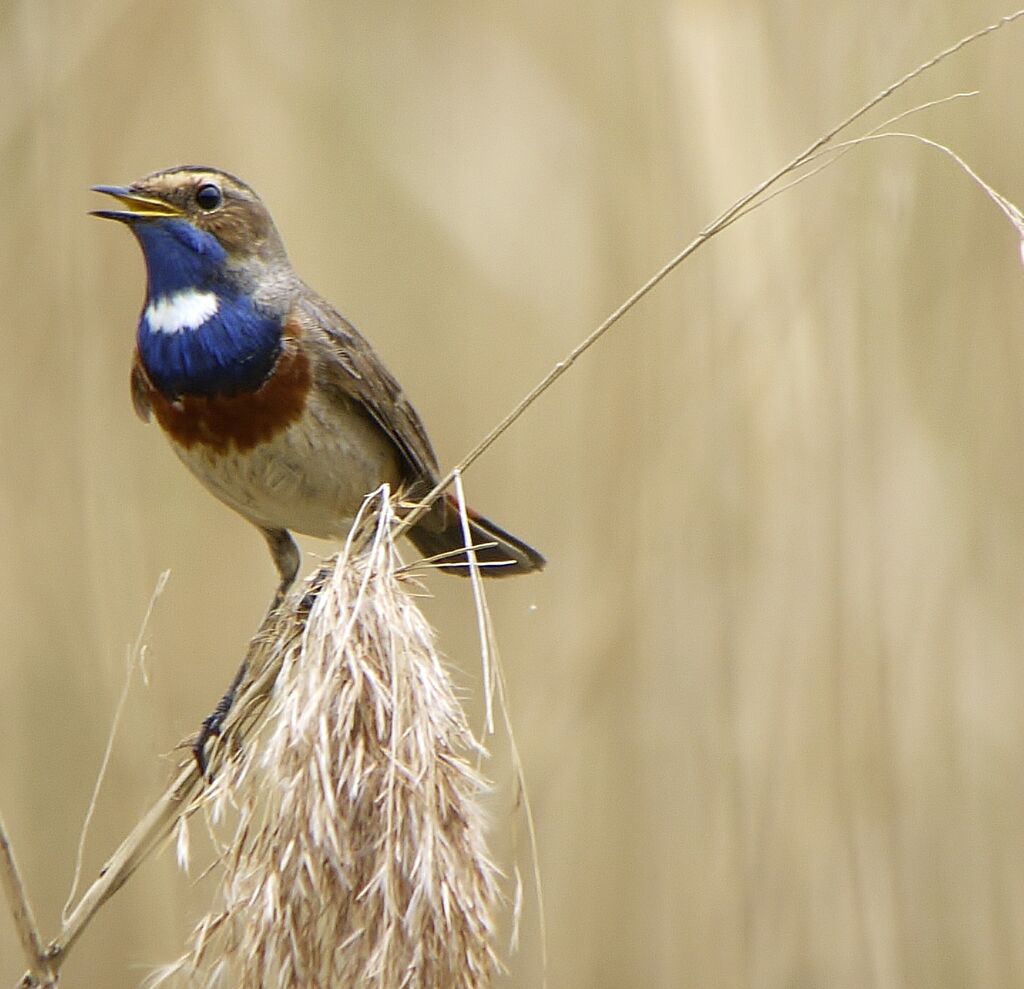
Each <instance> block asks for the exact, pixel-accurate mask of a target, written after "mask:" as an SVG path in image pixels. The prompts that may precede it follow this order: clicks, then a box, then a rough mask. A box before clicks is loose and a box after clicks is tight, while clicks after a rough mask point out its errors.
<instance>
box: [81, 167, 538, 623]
mask: <svg viewBox="0 0 1024 989" xmlns="http://www.w3.org/2000/svg"><path fill="white" fill-rule="evenodd" d="M95 191H97V192H102V193H106V194H107V195H110V196H113V197H114V199H116V200H118V203H119V204H120V206H121V208H120V209H111V210H95V211H94V214H93V215H94V216H99V217H104V218H106V219H110V220H118V221H120V222H121V223H125V224H127V225H128V227H129V228H130V229H131V231H132V233H133V234H135V237H136V239H137V240H138V242H139V245H140V246H141V247H142V253H143V255H144V256H145V261H146V271H147V286H146V300H145V303H144V305H143V309H142V315H141V317H140V318H139V327H138V333H137V337H136V347H135V359H134V363H133V365H132V372H131V393H132V400H133V402H134V405H135V411H136V412H137V413H138V414H139V416H140V417H141V418H142V419H143V420H148V419H149V418H150V417H153V418H155V419H156V421H157V422H158V423H159V424H160V426H161V428H162V429H163V431H164V433H165V434H166V435H167V437H168V439H169V440H170V443H171V446H172V448H173V449H174V452H175V453H176V454H177V455H178V457H179V458H180V459H181V461H182V462H183V463H184V464H185V466H186V467H188V468H189V470H191V471H192V473H193V474H195V476H196V477H197V478H199V480H200V481H202V483H203V484H205V485H206V487H207V488H208V489H209V490H210V491H211V492H212V493H213V494H214V495H215V496H216V497H217V498H219V499H220V500H221V501H222V502H224V503H225V504H226V505H228V506H229V507H231V508H233V509H234V510H235V511H236V512H238V513H239V514H240V515H242V516H243V517H244V518H246V519H248V520H249V521H250V522H251V523H252V524H253V525H254V526H256V528H257V529H259V530H260V532H262V533H263V536H264V538H265V539H266V541H267V544H268V545H269V547H270V552H271V554H272V555H273V558H274V563H275V564H276V566H277V571H278V574H279V576H280V584H279V586H278V591H277V595H276V597H275V603H277V602H279V601H280V600H281V598H282V597H283V595H284V593H285V591H287V589H288V587H289V586H290V585H291V584H292V582H293V581H294V580H295V577H296V574H297V573H298V569H299V551H298V548H297V547H296V545H295V541H294V540H293V539H292V537H291V535H290V532H300V533H305V534H307V535H310V536H318V537H321V538H325V539H331V538H344V537H345V536H346V535H347V533H348V529H349V526H350V525H351V522H352V519H353V517H354V515H355V513H356V512H357V511H358V509H359V507H360V505H361V504H362V501H363V498H364V496H365V495H367V494H369V493H370V492H371V491H373V490H375V489H376V488H378V487H379V486H380V485H381V484H383V483H384V482H387V483H388V484H390V485H391V487H392V490H402V491H404V492H405V497H406V498H407V499H409V500H411V501H415V500H416V499H417V498H422V497H423V496H424V495H426V493H427V492H428V491H430V489H431V488H433V486H434V484H435V483H436V481H437V478H438V465H437V458H436V457H435V455H434V450H433V448H432V447H431V445H430V440H429V439H428V438H427V433H426V430H425V429H424V427H423V423H422V422H421V421H420V417H419V416H418V415H417V414H416V410H415V409H413V407H412V406H411V405H410V404H409V401H408V400H407V399H406V397H405V395H404V394H403V392H402V389H401V388H400V387H399V385H398V382H397V381H396V380H395V379H394V377H393V376H392V375H391V374H390V373H389V371H388V370H387V368H385V367H384V365H383V364H382V363H381V361H380V358H379V357H378V356H377V355H376V354H375V353H374V352H373V349H372V348H371V347H370V345H369V343H367V341H366V340H365V339H364V338H363V336H362V335H361V334H360V333H359V332H358V331H357V330H356V329H355V327H353V326H352V325H351V324H350V323H349V322H348V321H347V320H346V319H345V318H344V317H343V316H341V315H340V314H339V313H338V312H336V311H335V310H334V309H333V308H332V307H331V306H330V305H329V304H328V303H327V302H325V301H324V300H323V299H322V298H321V297H320V296H319V295H317V293H316V292H314V291H313V290H312V289H311V288H310V287H309V286H308V285H306V284H305V283H304V282H303V281H302V280H301V279H300V278H299V276H298V275H296V274H295V272H294V271H293V270H292V266H291V264H290V263H289V261H288V256H287V254H286V253H285V249H284V244H283V243H282V241H281V237H280V235H279V234H278V232H277V228H276V227H275V226H274V221H273V220H272V219H271V217H270V213H269V212H268V211H267V208H266V207H265V206H264V205H263V203H262V202H261V201H260V198H259V196H257V195H256V193H255V192H253V190H252V189H250V188H249V186H247V185H246V184H245V183H244V182H242V181H240V180H239V179H237V178H235V177H234V176H233V175H229V174H228V173H227V172H222V171H220V170H219V169H216V168H204V167H198V166H192V165H188V166H182V167H178V168H171V169H168V170H166V171H161V172H154V173H153V174H152V175H147V176H146V177H145V178H141V179H139V180H138V181H137V182H134V183H133V184H132V185H129V186H123V187H122V186H96V187H95ZM470 531H471V535H472V540H473V543H474V544H476V543H483V544H490V545H488V546H486V548H483V549H480V550H478V551H476V556H477V558H478V560H479V561H480V562H481V563H483V564H484V566H483V567H482V568H481V573H482V574H484V575H485V576H504V575H506V574H519V573H529V572H531V571H534V570H540V569H541V567H543V566H544V558H543V557H542V556H541V555H540V554H539V553H538V552H537V551H536V550H534V549H532V548H531V547H530V546H528V545H527V544H526V543H524V542H522V541H521V540H519V539H517V538H516V537H515V536H513V535H511V534H510V533H508V532H505V530H504V529H501V528H500V527H499V526H497V525H495V524H494V523H493V522H490V521H488V520H487V519H485V518H483V517H482V516H480V515H476V514H471V521H470ZM409 537H410V539H411V540H412V541H413V543H414V544H415V545H416V547H417V548H418V549H419V551H420V552H421V553H423V554H424V555H425V556H428V557H433V556H439V555H441V554H447V555H446V556H445V557H444V562H445V563H446V564H448V565H447V566H446V569H447V570H448V571H449V572H455V573H462V574H465V573H467V572H468V567H467V565H466V563H467V560H466V556H465V553H464V552H463V553H461V554H460V553H459V552H458V551H459V550H460V549H463V550H464V545H465V544H464V540H463V533H462V522H461V518H460V515H459V512H458V510H457V508H456V506H455V504H454V502H453V500H452V498H451V496H446V497H443V498H439V499H437V500H435V502H434V503H433V505H432V506H431V507H430V509H429V511H428V512H426V513H425V514H424V515H423V516H422V517H421V518H420V520H419V521H418V522H417V523H416V524H415V525H414V526H413V527H412V528H411V529H410V531H409Z"/></svg>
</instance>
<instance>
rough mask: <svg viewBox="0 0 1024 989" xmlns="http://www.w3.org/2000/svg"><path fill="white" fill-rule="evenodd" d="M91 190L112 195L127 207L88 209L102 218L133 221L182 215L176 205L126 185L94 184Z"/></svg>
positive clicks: (93, 214) (124, 221)
mask: <svg viewBox="0 0 1024 989" xmlns="http://www.w3.org/2000/svg"><path fill="white" fill-rule="evenodd" d="M92 191H93V192H102V193H104V194H105V195H107V196H113V197H114V198H115V199H117V200H118V201H120V202H121V203H123V204H124V205H125V206H126V207H127V209H94V210H90V213H91V215H92V216H98V217H101V218H102V219H104V220H120V221H121V223H134V222H135V221H137V220H158V219H160V218H161V217H169V216H183V215H184V214H183V212H182V211H181V210H180V209H178V207H177V206H172V205H171V204H170V203H165V202H164V201H163V200H162V199H154V198H153V197H152V196H142V195H140V194H139V193H137V192H134V191H133V190H132V189H131V188H129V187H128V186H119V185H94V186H93V187H92Z"/></svg>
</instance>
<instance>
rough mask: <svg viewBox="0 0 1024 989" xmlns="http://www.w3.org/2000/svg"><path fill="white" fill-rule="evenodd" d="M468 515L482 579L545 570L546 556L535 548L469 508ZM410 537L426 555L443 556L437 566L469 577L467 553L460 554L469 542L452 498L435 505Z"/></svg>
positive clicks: (446, 498) (414, 527)
mask: <svg viewBox="0 0 1024 989" xmlns="http://www.w3.org/2000/svg"><path fill="white" fill-rule="evenodd" d="M466 515H467V517H468V519H469V534H470V538H471V540H472V545H473V547H474V553H475V555H476V559H477V562H478V563H479V564H480V574H481V576H484V577H510V576H512V575H513V574H520V573H533V571H535V570H541V569H543V567H544V563H545V560H544V557H543V556H541V555H540V553H538V552H537V551H536V550H535V549H534V548H533V547H532V546H528V545H527V544H526V543H524V542H523V541H522V540H521V539H517V538H516V537H515V536H513V535H512V534H511V533H509V532H506V531H505V530H504V529H502V528H501V526H498V525H495V524H494V523H493V522H491V521H490V520H489V519H485V518H484V517H483V516H482V515H477V514H476V512H473V511H471V510H469V509H468V508H467V509H466ZM409 538H410V539H411V540H412V541H413V543H414V545H415V546H416V548H417V549H418V550H419V551H420V552H421V553H422V554H423V555H424V556H426V557H435V556H440V557H442V558H441V559H439V560H438V561H437V564H438V566H439V567H441V568H442V569H443V570H444V571H445V572H446V573H454V574H458V575H459V576H461V577H465V576H467V575H468V574H469V567H468V566H467V563H466V554H465V552H461V553H460V552H458V551H459V550H465V547H466V540H465V538H464V536H463V532H462V517H461V513H460V512H459V506H458V504H457V503H456V501H455V499H454V498H453V497H452V496H451V495H447V496H445V497H444V498H443V499H442V498H439V499H438V500H437V501H436V502H434V505H433V507H432V508H431V509H430V511H429V512H427V513H426V514H425V515H424V516H423V518H422V519H420V521H419V522H417V523H416V525H414V526H413V527H412V529H410V530H409ZM484 544H489V545H484ZM476 547H479V548H476Z"/></svg>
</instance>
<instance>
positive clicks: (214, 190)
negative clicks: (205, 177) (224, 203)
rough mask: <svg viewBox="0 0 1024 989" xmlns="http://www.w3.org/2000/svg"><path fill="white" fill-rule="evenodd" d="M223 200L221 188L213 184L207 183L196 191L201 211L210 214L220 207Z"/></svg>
mask: <svg viewBox="0 0 1024 989" xmlns="http://www.w3.org/2000/svg"><path fill="white" fill-rule="evenodd" d="M222 198H223V197H222V195H221V191H220V188H219V187H218V186H215V185H214V184H213V183H212V182H207V183H205V184H204V185H201V186H200V187H199V188H198V189H196V202H197V203H198V204H199V208H200V209H203V210H206V212H208V213H209V212H210V211H211V210H215V209H216V208H217V207H218V206H220V204H221V199H222Z"/></svg>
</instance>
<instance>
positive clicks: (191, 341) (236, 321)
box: [133, 220, 282, 399]
mask: <svg viewBox="0 0 1024 989" xmlns="http://www.w3.org/2000/svg"><path fill="white" fill-rule="evenodd" d="M133 231H134V233H135V236H136V237H137V238H138V241H139V243H140V245H141V246H142V251H143V254H144V255H145V257H146V269H147V272H148V287H147V293H146V306H147V307H148V306H149V304H150V303H151V302H154V301H157V300H161V299H167V298H172V297H173V296H174V295H176V294H177V293H179V292H184V291H189V290H195V291H197V292H212V293H213V294H214V295H215V296H216V298H217V311H216V312H215V313H213V314H211V315H210V316H209V317H208V318H207V319H206V320H205V322H202V323H201V324H200V325H199V326H197V327H195V328H184V329H180V330H177V331H174V332H167V331H161V330H154V329H153V328H152V327H151V326H150V324H149V320H148V319H147V317H146V310H145V309H143V313H142V318H141V319H140V320H139V331H138V344H139V354H140V356H141V358H142V363H143V365H144V366H145V368H146V372H147V374H148V375H149V378H150V380H151V381H152V382H153V384H154V385H155V386H156V387H157V388H158V389H159V390H160V391H161V392H162V393H163V394H164V395H165V396H166V397H168V398H172V399H173V398H177V397H179V396H183V395H205V396H213V395H227V396H230V395H238V394H242V393H244V392H252V391H255V390H256V389H257V388H259V387H260V385H262V384H263V383H264V382H265V381H266V379H267V377H268V376H269V375H270V373H271V371H272V369H273V367H274V363H275V361H276V360H277V356H278V354H279V353H280V350H281V331H282V321H281V319H280V318H279V317H278V316H276V315H273V314H271V313H267V312H262V311H260V310H259V309H257V308H256V306H255V305H254V304H253V301H252V299H251V298H250V297H249V295H248V294H246V293H245V292H244V291H242V290H241V289H240V288H239V287H238V286H237V285H234V284H232V282H231V280H230V279H229V278H228V273H227V266H226V264H225V261H226V258H227V255H226V254H225V252H224V248H223V247H221V245H220V243H219V242H218V241H217V239H216V238H215V237H214V236H212V235H211V234H208V233H206V232H204V231H202V230H198V229H197V228H196V227H194V226H192V224H191V223H188V222H187V221H185V220H157V221H143V222H141V223H138V224H136V225H135V226H134V227H133Z"/></svg>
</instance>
